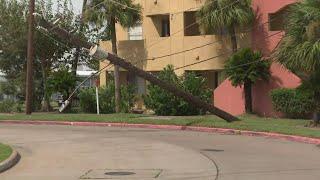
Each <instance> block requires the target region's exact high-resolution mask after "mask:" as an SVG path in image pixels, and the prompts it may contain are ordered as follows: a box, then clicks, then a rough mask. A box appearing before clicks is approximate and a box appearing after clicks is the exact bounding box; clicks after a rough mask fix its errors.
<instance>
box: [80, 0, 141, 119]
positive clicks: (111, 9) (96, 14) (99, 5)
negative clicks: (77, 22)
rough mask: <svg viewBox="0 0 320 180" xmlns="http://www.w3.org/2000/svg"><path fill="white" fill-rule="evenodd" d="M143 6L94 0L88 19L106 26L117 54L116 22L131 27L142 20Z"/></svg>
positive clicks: (117, 85)
mask: <svg viewBox="0 0 320 180" xmlns="http://www.w3.org/2000/svg"><path fill="white" fill-rule="evenodd" d="M141 18H142V16H141V6H140V5H138V4H134V3H133V0H117V1H113V0H92V1H91V8H90V7H89V8H88V10H87V11H86V19H87V20H88V21H90V22H93V23H94V24H95V25H97V26H98V27H104V26H105V25H106V26H107V28H106V29H105V31H106V33H107V34H108V35H110V37H111V43H112V52H113V53H114V54H115V55H117V54H118V51H117V36H116V23H119V24H120V25H121V26H122V27H124V28H129V27H132V26H134V25H136V24H137V23H138V22H140V21H141ZM114 78H115V101H116V103H115V104H116V107H115V108H116V112H117V113H119V112H120V77H119V66H115V67H114Z"/></svg>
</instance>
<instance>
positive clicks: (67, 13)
mask: <svg viewBox="0 0 320 180" xmlns="http://www.w3.org/2000/svg"><path fill="white" fill-rule="evenodd" d="M59 3H60V2H59ZM59 6H60V4H59ZM37 9H39V10H38V11H42V14H43V16H44V17H45V18H46V20H48V21H55V20H56V19H57V18H58V17H59V15H60V13H59V12H54V10H53V4H52V1H51V0H48V1H46V3H44V1H41V2H40V4H39V5H38V6H37ZM40 9H41V10H40ZM61 14H63V15H64V18H63V20H62V23H61V24H68V25H70V24H72V22H73V19H72V18H73V17H74V16H73V13H72V12H71V10H70V9H69V7H68V6H67V1H64V6H63V12H62V13H61ZM63 41H64V40H63V39H60V38H59V37H57V36H56V35H54V34H48V32H44V31H41V30H39V31H36V34H35V42H36V43H35V49H36V53H35V55H36V60H37V61H39V64H40V67H41V74H42V88H43V102H42V108H41V110H42V111H45V112H49V111H50V110H51V109H52V107H51V105H50V97H51V92H50V90H49V89H48V82H47V80H48V78H49V75H50V73H51V72H52V69H53V68H54V65H55V64H57V62H58V61H59V60H60V59H64V56H65V54H66V53H67V52H70V51H71V48H70V47H68V46H63V45H61V43H59V42H63Z"/></svg>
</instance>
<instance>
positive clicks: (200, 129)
mask: <svg viewBox="0 0 320 180" xmlns="http://www.w3.org/2000/svg"><path fill="white" fill-rule="evenodd" d="M0 123H3V124H29V125H65V126H99V127H128V128H149V129H164V130H183V131H197V132H208V133H219V134H228V135H245V136H257V137H269V138H273V139H283V140H288V141H294V142H300V143H308V144H316V145H320V139H318V138H309V137H302V136H294V135H285V134H279V133H269V132H255V131H246V130H236V129H225V128H208V127H194V126H175V125H152V124H127V123H103V122H67V121H60V122H59V121H58V122H57V121H20V120H5V121H0Z"/></svg>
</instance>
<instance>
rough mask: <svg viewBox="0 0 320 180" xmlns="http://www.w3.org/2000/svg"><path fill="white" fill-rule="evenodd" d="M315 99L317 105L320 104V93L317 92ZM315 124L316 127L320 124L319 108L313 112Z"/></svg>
mask: <svg viewBox="0 0 320 180" xmlns="http://www.w3.org/2000/svg"><path fill="white" fill-rule="evenodd" d="M314 99H315V101H316V104H317V107H318V106H319V105H320V93H319V92H316V93H315V95H314ZM313 125H314V126H315V127H317V126H319V125H320V112H319V110H318V108H317V110H316V112H314V113H313Z"/></svg>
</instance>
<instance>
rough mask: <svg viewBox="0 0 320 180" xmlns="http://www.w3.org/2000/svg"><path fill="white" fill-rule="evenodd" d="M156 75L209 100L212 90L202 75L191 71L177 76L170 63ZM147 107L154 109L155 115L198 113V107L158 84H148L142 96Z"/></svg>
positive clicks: (204, 99) (199, 111) (200, 112)
mask: <svg viewBox="0 0 320 180" xmlns="http://www.w3.org/2000/svg"><path fill="white" fill-rule="evenodd" d="M158 77H159V78H160V79H161V80H164V81H166V82H170V83H172V84H175V85H176V86H178V87H180V88H181V89H184V90H185V91H187V92H189V93H191V94H192V95H194V96H198V97H199V98H201V99H202V100H203V101H206V102H208V103H210V102H211V98H212V90H210V89H209V88H207V82H206V80H205V79H204V78H203V77H199V76H196V74H194V73H192V72H188V73H185V74H184V75H183V76H182V77H178V76H177V75H176V74H175V72H174V68H173V66H172V65H169V66H167V67H165V68H164V69H163V70H162V71H161V72H160V73H159V74H158ZM144 102H145V105H146V107H147V108H149V109H152V110H154V111H155V113H156V114H157V115H173V116H176V115H184V116H186V115H199V114H203V113H205V112H202V111H201V110H200V109H198V108H196V107H194V106H192V105H191V104H189V103H187V102H185V101H184V100H182V99H181V98H178V97H175V96H174V95H172V93H170V92H168V91H166V90H164V89H162V88H160V87H159V86H156V85H153V84H150V85H148V94H147V95H146V96H145V97H144Z"/></svg>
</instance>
